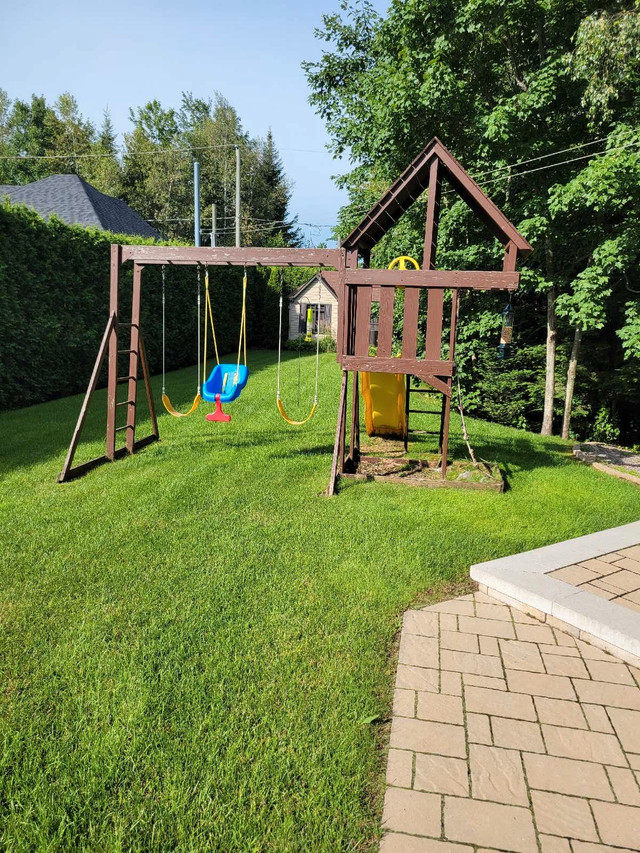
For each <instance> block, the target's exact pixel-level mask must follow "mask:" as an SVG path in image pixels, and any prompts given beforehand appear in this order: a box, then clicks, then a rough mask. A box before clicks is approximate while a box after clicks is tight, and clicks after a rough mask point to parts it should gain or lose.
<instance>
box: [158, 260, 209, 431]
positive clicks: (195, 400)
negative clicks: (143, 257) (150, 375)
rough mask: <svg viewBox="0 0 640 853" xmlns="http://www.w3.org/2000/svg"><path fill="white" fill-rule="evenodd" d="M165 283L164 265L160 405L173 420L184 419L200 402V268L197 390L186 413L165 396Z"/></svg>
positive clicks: (163, 272)
mask: <svg viewBox="0 0 640 853" xmlns="http://www.w3.org/2000/svg"><path fill="white" fill-rule="evenodd" d="M165 291H166V281H165V271H164V264H163V265H162V405H163V406H164V407H165V409H166V410H167V412H168V413H169V414H170V415H173V417H174V418H186V417H187V416H188V415H192V414H193V413H194V412H195V410H196V409H197V408H198V406H199V405H200V403H201V401H202V396H201V394H200V267H198V388H197V391H196V396H195V397H194V398H193V403H192V404H191V407H190V409H189V410H188V411H187V412H179V411H178V410H177V409H176V408H175V407H174V405H173V404H172V402H171V400H170V399H169V395H168V394H167V390H166V385H165V374H166V350H167V345H166V293H165Z"/></svg>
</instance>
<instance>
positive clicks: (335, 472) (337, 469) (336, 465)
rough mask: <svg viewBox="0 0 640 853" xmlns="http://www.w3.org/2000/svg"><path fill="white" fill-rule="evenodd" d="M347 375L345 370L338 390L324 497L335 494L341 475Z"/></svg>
mask: <svg viewBox="0 0 640 853" xmlns="http://www.w3.org/2000/svg"><path fill="white" fill-rule="evenodd" d="M348 380H349V373H348V371H346V370H343V371H342V386H341V388H340V403H339V405H338V423H337V425H336V438H335V442H334V445H333V460H332V462H331V476H330V478H329V485H328V486H327V488H326V491H325V495H327V496H329V497H331V496H332V495H334V494H335V492H336V483H337V480H338V476H339V474H340V473H341V468H342V464H341V461H340V452H341V448H342V452H343V453H344V428H345V419H346V413H347V388H348Z"/></svg>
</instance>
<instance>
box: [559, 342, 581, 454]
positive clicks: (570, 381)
mask: <svg viewBox="0 0 640 853" xmlns="http://www.w3.org/2000/svg"><path fill="white" fill-rule="evenodd" d="M581 343H582V329H581V328H580V326H576V331H575V334H574V336H573V346H572V347H571V358H570V359H569V367H568V369H567V391H566V394H565V398H564V418H563V419H562V437H563V438H569V427H570V425H571V406H572V404H573V389H574V388H575V385H576V370H577V368H578V356H579V355H580V344H581Z"/></svg>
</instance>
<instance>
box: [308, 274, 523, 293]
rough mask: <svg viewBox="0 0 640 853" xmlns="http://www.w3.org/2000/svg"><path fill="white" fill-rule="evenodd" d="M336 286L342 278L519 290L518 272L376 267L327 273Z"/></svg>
mask: <svg viewBox="0 0 640 853" xmlns="http://www.w3.org/2000/svg"><path fill="white" fill-rule="evenodd" d="M322 276H323V278H324V279H326V281H327V282H328V283H329V284H331V285H332V286H333V284H334V282H339V281H340V280H342V281H343V282H344V283H345V284H347V285H363V286H371V285H373V286H374V287H433V288H441V289H443V290H458V289H463V290H516V289H517V287H518V283H519V281H520V273H518V272H496V271H492V270H487V271H484V270H376V269H346V270H345V272H344V273H339V272H323V273H322Z"/></svg>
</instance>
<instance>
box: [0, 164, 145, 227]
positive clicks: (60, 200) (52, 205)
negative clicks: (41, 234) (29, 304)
mask: <svg viewBox="0 0 640 853" xmlns="http://www.w3.org/2000/svg"><path fill="white" fill-rule="evenodd" d="M5 195H7V196H9V199H10V200H11V201H12V202H13V203H14V204H25V205H26V206H27V207H31V208H33V209H34V210H36V211H37V212H38V213H39V214H40V215H41V216H44V217H46V216H49V215H50V214H52V213H55V214H56V216H59V217H60V219H62V220H63V221H64V222H67V223H68V224H69V225H84V226H91V227H93V228H101V229H103V230H104V231H113V232H114V233H116V234H138V235H140V236H141V237H149V238H151V239H153V240H161V239H162V236H161V235H160V234H159V232H158V231H156V229H155V228H152V227H151V225H149V223H148V222H145V220H144V219H143V218H142V217H141V216H140V215H139V214H137V213H136V212H135V210H132V209H131V208H130V207H129V205H128V204H126V203H125V202H124V201H122V200H121V199H119V198H113V196H110V195H105V193H101V192H99V191H98V190H97V189H96V188H95V187H93V186H91V184H88V183H87V182H86V181H83V180H82V178H80V177H78V175H50V176H49V177H48V178H42V180H40V181H34V182H33V183H31V184H24V185H23V186H6V185H4V186H0V198H1V197H2V196H5Z"/></svg>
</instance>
